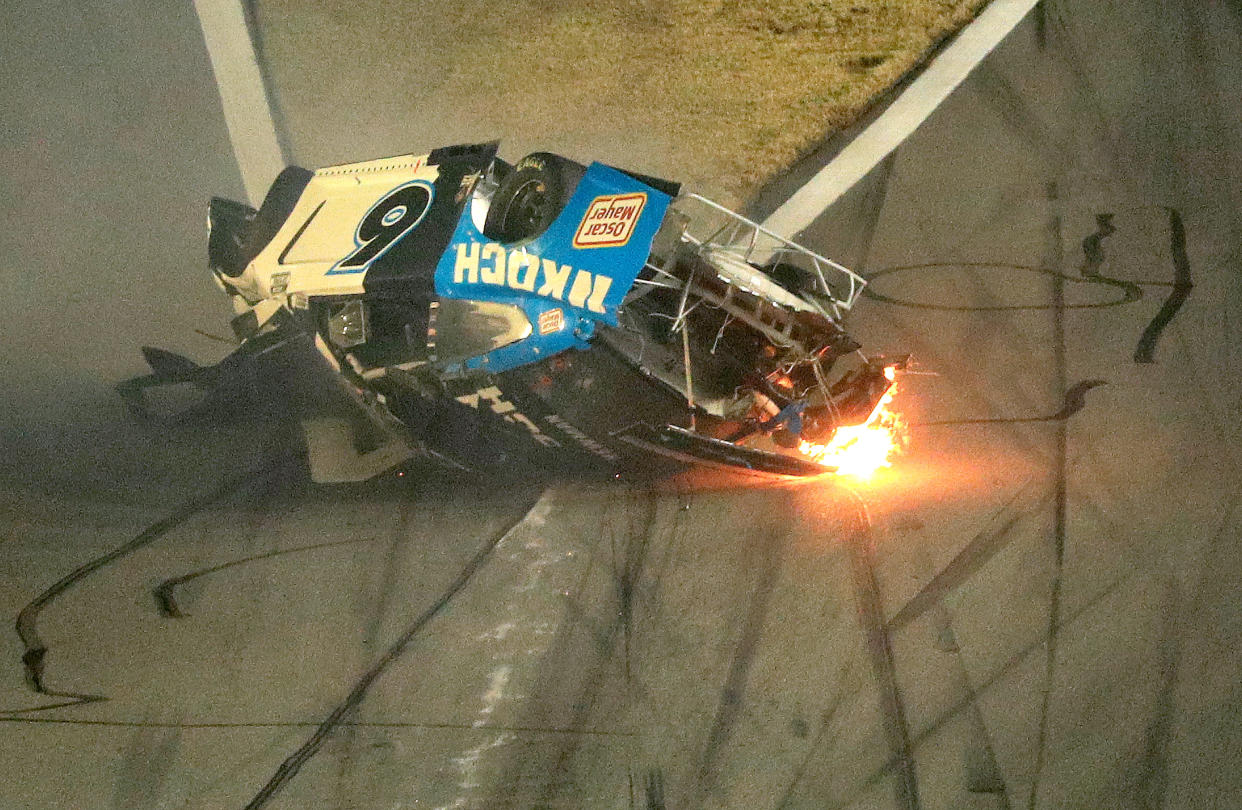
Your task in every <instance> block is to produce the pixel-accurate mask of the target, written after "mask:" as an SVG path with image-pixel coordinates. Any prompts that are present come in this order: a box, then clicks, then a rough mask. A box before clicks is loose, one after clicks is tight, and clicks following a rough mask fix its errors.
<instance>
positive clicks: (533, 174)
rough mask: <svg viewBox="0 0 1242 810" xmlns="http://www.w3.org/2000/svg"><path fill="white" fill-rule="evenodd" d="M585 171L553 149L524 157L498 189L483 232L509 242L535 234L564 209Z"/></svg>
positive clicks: (519, 240) (498, 239) (546, 227)
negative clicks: (552, 152) (553, 151)
mask: <svg viewBox="0 0 1242 810" xmlns="http://www.w3.org/2000/svg"><path fill="white" fill-rule="evenodd" d="M584 173H586V167H585V166H583V165H582V164H580V163H575V162H574V161H572V160H569V159H567V158H563V157H561V156H560V155H553V154H551V153H549V152H535V153H533V154H529V155H527V156H526V157H524V158H522V159H521V160H519V161H518V162H517V165H515V166H514V167H513V171H511V172H509V173H508V175H506V176H505V178H504V179H503V180H502V181H501V182H500V187H499V188H497V189H496V194H495V195H494V196H493V197H492V202H491V205H490V206H489V207H488V209H487V219H486V220H485V221H484V223H483V235H484V236H486V237H487V238H488V239H494V240H496V241H497V242H505V243H512V242H521V241H523V240H526V239H533V238H535V237H536V236H538V235H539V234H541V233H543V232H544V231H546V230H547V229H548V226H549V225H551V224H552V221H553V220H555V219H556V217H557V215H558V214H560V213H561V209H563V208H564V207H565V203H567V202H569V198H570V196H572V195H573V193H574V189H576V188H577V187H578V181H579V180H581V179H582V175H583V174H584Z"/></svg>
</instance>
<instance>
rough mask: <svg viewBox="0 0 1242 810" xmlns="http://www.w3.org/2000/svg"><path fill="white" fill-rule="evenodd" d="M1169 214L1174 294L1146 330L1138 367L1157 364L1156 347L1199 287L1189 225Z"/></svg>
mask: <svg viewBox="0 0 1242 810" xmlns="http://www.w3.org/2000/svg"><path fill="white" fill-rule="evenodd" d="M1166 210H1167V211H1168V213H1169V247H1170V250H1171V251H1172V254H1173V291H1172V292H1170V293H1169V297H1168V298H1167V299H1165V302H1164V305H1163V306H1161V307H1160V311H1159V312H1157V313H1156V317H1154V318H1152V320H1151V323H1149V324H1148V325H1147V328H1146V329H1144V330H1143V335H1142V337H1140V338H1139V342H1138V346H1136V347H1135V349H1134V362H1136V363H1154V362H1156V344H1157V343H1158V342H1159V341H1160V335H1161V334H1162V333H1163V332H1164V330H1165V327H1167V326H1168V325H1169V323H1170V322H1171V321H1172V320H1173V318H1174V317H1175V316H1176V315H1177V313H1178V312H1179V311H1180V310H1181V308H1182V305H1183V304H1185V303H1186V299H1187V298H1189V297H1190V292H1191V290H1193V289H1194V286H1195V285H1194V281H1193V279H1191V277H1190V259H1189V258H1187V256H1186V225H1185V223H1183V222H1182V215H1181V213H1180V212H1179V211H1178V210H1177V209H1176V208H1171V207H1170V208H1167V209H1166Z"/></svg>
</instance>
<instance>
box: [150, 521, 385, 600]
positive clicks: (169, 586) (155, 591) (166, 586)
mask: <svg viewBox="0 0 1242 810" xmlns="http://www.w3.org/2000/svg"><path fill="white" fill-rule="evenodd" d="M372 542H375V538H373V537H364V538H359V539H356V540H336V541H334V542H331V543H315V544H314V545H310V546H296V547H294V548H282V549H277V550H275V551H268V552H266V553H264V554H255V555H252V556H250V557H242V558H240V559H236V560H230V561H229V562H226V563H221V564H219V565H213V566H211V567H210V568H200V569H198V570H196V571H191V572H190V573H188V574H182V575H180V576H176V577H171V578H169V579H166V580H164V581H163V582H161V583H160V584H159V585H156V586H155V587H154V588H152V589H151V594H152V596H154V597H155V604H156V607H158V608H159V611H160V613H161V614H162V615H163V616H165V617H166V618H170V619H182V618H185V616H186V615H187V614H186V613H185V612H184V611H182V610H181V606H180V605H179V604H178V603H177V599H176V595H175V593H174V589H175V588H176V587H177V586H178V585H184V584H185V583H187V582H190V581H192V580H195V579H198V578H199V577H204V576H207V575H208V574H214V573H216V572H218V571H224V570H226V569H229V568H236V567H237V566H240V565H247V564H249V563H252V562H259V561H261V560H269V559H272V558H273V557H282V556H284V555H286V554H297V553H300V552H304V551H317V550H319V549H323V548H334V547H336V546H353V545H358V544H359V543H372Z"/></svg>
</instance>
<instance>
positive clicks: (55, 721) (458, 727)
mask: <svg viewBox="0 0 1242 810" xmlns="http://www.w3.org/2000/svg"><path fill="white" fill-rule="evenodd" d="M63 705H76V703H66V704H63ZM23 711H33V710H31V709H18V710H15V711H0V723H21V724H37V725H60V726H103V727H105V728H179V729H184V730H189V731H194V730H210V729H221V730H225V731H227V730H229V729H259V728H317V727H318V726H320V725H321V724H322V722H323V721H321V720H286V721H279V720H273V721H270V722H249V723H210V722H203V723H193V722H185V723H162V722H156V721H147V720H79V719H74V718H70V717H12V716H3V715H15V714H20V713H21V712H23ZM338 725H339V726H340V727H341V728H394V729H403V728H408V729H418V730H421V731H502V732H512V733H514V734H572V735H577V736H582V737H637V736H638V733H637V732H633V731H617V730H614V729H590V728H551V727H546V726H506V725H484V726H476V725H474V724H473V723H471V724H466V723H407V722H402V721H400V720H388V721H385V720H342V721H341V722H340V723H339V724H338Z"/></svg>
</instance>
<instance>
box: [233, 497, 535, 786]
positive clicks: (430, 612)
mask: <svg viewBox="0 0 1242 810" xmlns="http://www.w3.org/2000/svg"><path fill="white" fill-rule="evenodd" d="M542 501H543V493H540V495H539V497H537V498H535V499H534V501H533V502H531V503H529V504H528V505H527V507H526V508H525V509H523V510H522V513H521V517H519V518H518V519H517V520H516V521H515V522H513V523H512V524H510V525H509V527H508V528H507V529H505V530H504V531H503V532H498V533H497V534H495V535H493V536H491V537H489V538H487V539H486V540H484V541H483V543H482V545H481V546H480V547H479V549H478V550H477V551H476V552H475V554H474V556H473V557H471V558H470V560H469V562H467V563H466V565H465V567H464V568H462V570H461V572H460V573H459V574H458V575H457V578H456V579H455V580H453V582H452V583H451V584H450V585H449V586H448V588H446V589H445V590H444V592H443V593H441V594H440V597H439V598H438V599H437V600H436V601H435V602H434V603H433V604H432V605H431V606H430V607H428V608H427V609H426V610H424V611H423V612H422V613H420V614H419V615H418V616H417V617H416V618H415V619H414V620H413V621H412V622H411V623H410V624H409V625H408V626H407V627H406V628H405V631H404V632H403V633H402V634H401V635H400V637H398V638H397V640H396V641H394V642H393V643H392V645H390V646H389V647H388V649H387V651H385V653H384V654H383V655H382V656H380V658H379V660H377V661H376V662H375V663H374V664H373V665H372V666H371V668H370V669H368V670H367V671H366V672H365V673H363V675H362V677H361V678H359V679H358V681H357V682H355V683H354V687H353V689H351V690H350V692H349V694H348V695H347V696H346V697H345V699H344V700H343V701H341V703H339V704H338V705H337V706H336V708H334V709H333V710H332V713H331V714H329V715H328V716H327V718H325V719H324V720H323V721H322V722H320V723H319V725H318V726H317V727H316V728H315V732H314V733H313V734H311V736H310V738H309V739H308V740H307V741H306V742H304V743H303V744H302V745H301V747H299V748H298V749H297V750H296V751H294V752H293V753H292V754H290V755H289V756H288V757H287V758H286V759H285V760H284V762H282V763H281V764H280V767H279V768H277V769H276V772H275V773H274V774H272V777H271V778H270V779H268V780H267V782H266V783H265V784H264V785H263V787H262V788H260V789H259V792H258V793H256V794H255V796H254V798H253V799H251V800H250V801H249V802H247V804H246V807H245V810H259V808H261V807H266V806H267V804H268V803H269V802H270V801H271V800H272V797H273V796H275V795H276V793H277V792H279V791H280V790H281V789H282V788H283V787H284V786H285V785H286V784H288V782H289V781H290V780H291V779H293V777H295V776H297V774H298V771H300V770H302V766H303V765H305V764H306V763H307V762H308V761H309V760H310V759H311V757H313V756H315V754H317V753H318V752H319V749H320V748H322V747H323V745H324V743H325V742H327V740H328V737H329V736H331V734H332V732H333V731H335V730H336V728H337V727H338V726H341V725H343V724H344V723H345V718H346V717H347V716H348V715H349V714H350V713H352V712H353V711H354V710H355V709H357V708H358V706H360V705H361V704H362V701H363V700H364V699H365V698H366V696H367V693H368V692H369V691H370V689H371V684H373V683H374V682H375V681H376V680H377V679H378V678H379V677H380V676H381V675H383V674H384V672H385V671H386V670H387V669H388V667H389V666H391V665H392V663H393V662H394V661H396V660H397V659H398V658H400V657H401V656H402V655H404V654H405V651H406V649H407V648H409V646H410V644H411V643H412V642H413V641H414V639H415V638H416V637H417V636H418V635H419V634H420V633H421V632H422V631H423V628H424V627H426V626H427V624H428V623H429V622H430V621H431V620H432V619H434V618H436V616H439V615H440V614H441V613H443V612H444V609H445V607H447V606H448V603H449V602H451V601H452V600H453V597H455V596H456V595H457V594H458V592H459V591H461V589H462V588H464V587H466V584H467V583H468V582H470V581H471V580H472V579H473V578H474V575H475V573H476V572H477V571H478V570H479V569H480V568H482V567H483V566H484V564H485V563H487V561H488V560H489V558H490V557H491V555H492V552H493V551H495V550H496V546H498V545H500V543H501V542H502V541H503V540H504V539H505V538H506V537H508V536H509V535H511V534H512V533H513V532H514V531H515V530H516V529H517V528H518V527H519V526H521V525H522V524H523V523H525V522H526V519H527V518H528V517H530V514H531V512H532V511H534V509H535V507H536V506H538V505H539V504H540V503H541V502H542Z"/></svg>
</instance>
